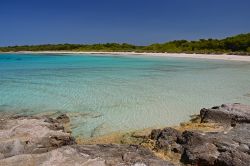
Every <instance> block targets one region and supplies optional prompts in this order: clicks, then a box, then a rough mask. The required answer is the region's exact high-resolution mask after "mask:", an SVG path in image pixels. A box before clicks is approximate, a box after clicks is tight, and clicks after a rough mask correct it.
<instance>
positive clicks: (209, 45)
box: [0, 33, 250, 55]
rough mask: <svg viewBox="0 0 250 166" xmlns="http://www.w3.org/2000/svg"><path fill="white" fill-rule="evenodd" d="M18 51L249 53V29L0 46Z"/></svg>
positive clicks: (2, 49) (7, 50) (3, 48)
mask: <svg viewBox="0 0 250 166" xmlns="http://www.w3.org/2000/svg"><path fill="white" fill-rule="evenodd" d="M20 51H72V52H135V53H187V54H194V53H195V54H233V55H250V33H247V34H239V35H236V36H232V37H227V38H225V39H200V40H198V41H187V40H174V41H170V42H166V43H155V44H151V45H148V46H137V45H131V44H127V43H122V44H120V43H106V44H91V45H89V44H44V45H23V46H8V47H0V52H20Z"/></svg>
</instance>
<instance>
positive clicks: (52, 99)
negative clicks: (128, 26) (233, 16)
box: [0, 54, 250, 137]
mask: <svg viewBox="0 0 250 166" xmlns="http://www.w3.org/2000/svg"><path fill="white" fill-rule="evenodd" d="M230 102H241V103H245V104H250V63H246V62H233V61H222V60H216V61H215V60H201V59H190V58H166V57H145V56H98V55H95V56H93V55H82V56H79V55H67V56H66V55H64V56H62V55H61V56H59V55H58V56H56V55H47V56H46V55H27V54H18V55H15V54H13V55H11V54H8V55H7V54H0V111H2V112H3V111H7V112H17V113H20V114H47V115H51V116H56V115H58V114H60V113H62V112H67V113H68V115H69V116H70V118H71V126H72V128H73V134H74V135H81V136H84V137H92V136H99V135H103V134H107V133H110V132H114V131H130V130H135V129H143V128H147V127H157V126H167V125H176V124H178V123H180V122H182V121H185V120H189V116H190V115H192V114H197V113H199V110H200V109H201V108H203V107H211V106H214V105H217V104H222V103H230Z"/></svg>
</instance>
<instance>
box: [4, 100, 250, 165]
mask: <svg viewBox="0 0 250 166" xmlns="http://www.w3.org/2000/svg"><path fill="white" fill-rule="evenodd" d="M69 122H70V119H69V118H68V117H67V115H65V114H62V115H60V116H58V117H57V118H54V119H52V118H50V117H48V116H15V115H7V114H6V113H4V114H1V118H0V166H8V165H9V166H16V165H19V166H37V165H39V166H42V165H43V166H50V165H53V166H59V165H60V166H62V165H66V166H68V165H70V166H71V165H84V166H85V165H89V166H102V165H103V166H122V165H128V166H130V165H131V166H171V165H202V166H203V165H205V166H206V165H218V166H221V165H222V166H238V165H239V166H248V165H249V163H250V106H248V105H243V104H239V103H234V104H223V105H221V106H215V107H212V108H209V109H205V108H204V109H201V111H200V115H198V116H196V117H195V118H194V119H193V121H192V122H188V123H183V124H182V125H180V126H178V127H173V128H171V127H167V128H163V129H154V130H152V131H148V132H133V133H130V134H125V135H126V136H125V135H124V136H123V137H121V139H122V140H120V142H118V143H119V144H118V143H117V142H112V141H111V142H109V143H105V144H98V142H95V143H96V144H92V145H90V144H81V143H80V141H76V140H75V138H74V137H72V135H71V133H70V129H68V127H67V126H68V125H67V124H68V123H69ZM83 142H84V141H83ZM85 143H86V142H85ZM100 143H101V142H100Z"/></svg>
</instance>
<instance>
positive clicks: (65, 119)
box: [56, 114, 70, 123]
mask: <svg viewBox="0 0 250 166" xmlns="http://www.w3.org/2000/svg"><path fill="white" fill-rule="evenodd" d="M56 120H58V121H59V123H69V122H70V119H69V117H68V116H67V115H66V114H61V115H59V116H58V117H57V118H56Z"/></svg>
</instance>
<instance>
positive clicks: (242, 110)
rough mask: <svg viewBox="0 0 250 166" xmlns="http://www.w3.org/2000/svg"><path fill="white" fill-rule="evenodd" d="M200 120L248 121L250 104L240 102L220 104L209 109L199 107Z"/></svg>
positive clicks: (220, 121) (249, 118)
mask: <svg viewBox="0 0 250 166" xmlns="http://www.w3.org/2000/svg"><path fill="white" fill-rule="evenodd" d="M200 116H201V122H202V123H204V122H217V123H225V124H233V125H235V123H250V106H249V105H243V104H240V103H234V104H222V105H221V106H216V107H212V108H209V109H205V108H203V109H201V111H200Z"/></svg>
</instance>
